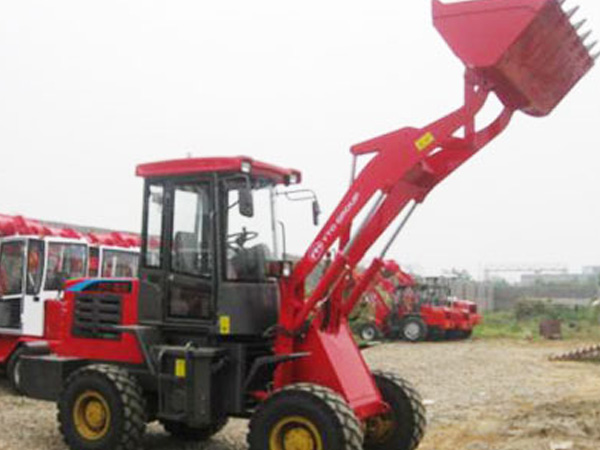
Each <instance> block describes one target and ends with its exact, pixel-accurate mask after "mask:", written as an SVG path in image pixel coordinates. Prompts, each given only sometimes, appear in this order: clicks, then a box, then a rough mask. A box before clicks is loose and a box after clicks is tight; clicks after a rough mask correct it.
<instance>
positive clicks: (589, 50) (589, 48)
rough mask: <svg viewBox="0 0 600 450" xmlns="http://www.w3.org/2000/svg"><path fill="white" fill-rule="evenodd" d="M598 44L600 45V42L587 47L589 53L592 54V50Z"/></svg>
mask: <svg viewBox="0 0 600 450" xmlns="http://www.w3.org/2000/svg"><path fill="white" fill-rule="evenodd" d="M597 43H598V41H594V42H592V43H591V44H590V45H587V46H586V47H585V48H586V49H587V51H588V52H590V53H591V51H592V49H593V48H594V47H595V46H596V44H597Z"/></svg>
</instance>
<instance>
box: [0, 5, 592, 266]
mask: <svg viewBox="0 0 600 450" xmlns="http://www.w3.org/2000/svg"><path fill="white" fill-rule="evenodd" d="M579 4H581V6H582V8H581V11H580V12H579V13H578V16H577V17H578V18H583V17H588V19H589V21H588V24H587V25H586V28H589V27H592V28H596V29H597V30H599V32H600V2H598V1H595V0H581V1H580V2H579ZM567 5H569V2H567ZM571 5H575V3H571ZM462 73H463V66H462V64H461V63H460V61H459V60H458V59H456V57H455V56H454V55H453V54H452V53H451V52H450V50H449V49H448V47H447V46H446V44H445V43H444V41H443V40H442V38H441V37H440V36H439V35H438V33H437V32H436V30H435V29H434V28H433V25H432V23H431V10H430V2H429V1H428V0H419V1H415V0H412V1H406V0H378V1H369V2H367V1H364V0H361V1H358V0H329V1H324V0H320V1H316V0H305V1H302V2H289V1H285V0H255V1H248V0H231V1H210V2H209V1H198V0H194V1H176V0H170V1H160V2H159V1H149V0H144V1H125V0H113V1H109V0H104V1H93V2H92V1H84V0H73V1H63V0H53V1H48V0H40V1H29V0H1V1H0V148H1V149H2V150H1V152H2V153H1V154H2V156H3V158H2V161H1V163H0V186H1V188H2V196H1V197H0V212H2V213H8V214H23V215H26V216H30V217H38V218H43V219H47V220H60V221H67V222H74V223H81V224H87V225H97V226H102V227H110V228H118V229H126V230H134V231H137V230H139V227H140V221H141V220H140V213H141V187H142V182H141V180H140V179H138V178H135V177H134V170H135V166H136V164H138V163H141V162H150V161H155V160H163V159H172V158H179V157H185V156H186V155H187V154H188V153H191V154H192V155H194V156H219V155H240V154H245V155H249V156H252V157H254V158H256V159H260V160H265V161H268V162H271V163H274V164H278V165H282V166H288V167H294V168H297V169H300V170H301V171H302V172H303V175H304V184H305V185H306V186H308V187H311V188H313V189H314V190H315V191H317V193H318V195H319V198H320V200H321V206H322V209H323V210H324V212H325V215H327V214H329V213H330V212H331V211H332V210H333V208H334V207H335V206H336V205H337V202H338V201H339V199H340V198H341V195H342V194H343V192H344V191H345V189H346V188H347V184H348V178H349V172H350V163H351V158H350V155H349V152H348V148H349V147H350V146H351V145H352V144H354V143H357V142H360V141H363V140H365V139H368V138H371V137H374V136H377V135H380V134H382V133H385V132H388V131H392V130H395V129H398V128H401V127H404V126H417V127H420V126H424V125H426V124H427V123H429V122H431V121H433V120H436V119H438V118H439V117H441V116H442V115H445V114H446V113H447V112H449V111H451V110H453V109H454V108H456V107H458V106H460V104H461V101H462ZM599 129H600V70H598V69H597V68H596V69H595V70H592V72H591V73H590V74H589V75H588V76H587V77H586V78H585V79H584V80H583V81H582V82H581V83H580V84H579V85H578V86H577V87H576V88H575V90H574V91H573V92H572V93H571V94H570V95H569V96H568V97H567V98H566V99H565V101H564V102H563V103H562V104H561V105H560V106H559V108H557V110H556V111H555V112H554V113H553V114H552V115H551V116H550V117H547V118H543V119H535V118H530V117H527V116H524V115H522V114H518V115H517V116H516V117H515V119H514V121H513V123H512V124H511V126H510V127H509V129H508V130H507V131H506V132H505V133H504V134H503V135H502V136H501V137H500V138H499V139H497V140H496V141H495V142H494V143H492V144H491V145H489V146H488V147H487V148H485V149H484V150H482V152H481V153H480V154H479V155H477V156H476V157H475V158H473V159H472V160H471V161H470V162H468V163H467V164H466V165H465V166H464V167H462V168H461V169H459V170H458V171H457V172H456V173H454V174H453V175H452V176H451V177H450V178H449V179H448V180H446V181H445V182H444V183H442V184H441V185H440V186H439V187H437V188H436V189H435V190H434V191H433V192H432V193H431V194H430V195H429V197H428V198H427V200H426V201H425V202H424V204H423V205H422V206H421V207H420V208H419V209H418V210H417V212H416V213H415V215H414V217H413V219H412V220H411V222H410V224H409V225H408V226H407V228H406V231H405V233H404V234H402V235H401V236H400V238H399V239H398V241H397V242H396V243H395V245H394V247H393V248H392V251H391V254H390V256H393V257H395V258H397V259H398V260H399V261H400V262H401V263H408V264H412V265H414V266H415V267H419V268H421V269H422V270H427V271H429V272H432V271H437V270H440V269H443V268H449V267H458V268H466V269H468V270H470V271H472V272H474V273H475V274H476V275H477V272H478V271H479V270H480V268H481V267H482V266H483V265H484V264H486V263H507V262H527V263H532V262H559V263H565V264H568V265H569V266H571V267H572V268H573V269H574V270H576V269H578V268H579V267H580V266H582V265H590V264H598V265H600V133H599ZM309 214H310V213H309V206H308V205H306V206H302V205H301V206H300V207H299V208H298V212H297V217H296V218H295V220H294V222H295V223H296V225H297V224H301V225H302V226H293V225H290V230H289V231H288V248H289V249H290V250H292V251H294V252H296V253H302V252H303V251H304V250H305V249H306V248H307V246H308V244H309V242H310V240H311V239H312V238H313V237H314V235H315V234H316V231H317V229H316V228H313V227H312V226H310V217H309ZM324 218H325V217H323V219H324Z"/></svg>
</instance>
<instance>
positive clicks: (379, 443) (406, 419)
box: [364, 372, 427, 450]
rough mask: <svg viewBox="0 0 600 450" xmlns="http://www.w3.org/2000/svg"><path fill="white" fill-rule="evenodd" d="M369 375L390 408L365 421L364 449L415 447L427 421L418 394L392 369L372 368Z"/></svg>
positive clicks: (401, 449) (392, 449)
mask: <svg viewBox="0 0 600 450" xmlns="http://www.w3.org/2000/svg"><path fill="white" fill-rule="evenodd" d="M373 377H374V378H375V383H376V384H377V387H378V388H379V390H380V392H381V395H382V397H383V400H384V401H385V402H386V403H387V404H388V405H390V407H391V411H390V412H389V413H387V414H383V415H382V416H378V417H375V418H371V419H369V420H368V421H367V433H366V436H365V446H364V450H414V449H416V448H417V447H418V446H419V443H420V442H421V439H423V435H424V433H425V427H426V424H427V419H426V416H425V407H424V406H423V402H422V400H421V396H420V395H419V393H418V392H417V391H416V390H415V389H414V388H413V387H412V385H411V384H410V383H409V382H408V381H406V380H404V379H402V378H400V377H399V376H397V375H395V374H393V373H387V372H374V373H373Z"/></svg>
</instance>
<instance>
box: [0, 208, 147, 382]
mask: <svg viewBox="0 0 600 450" xmlns="http://www.w3.org/2000/svg"><path fill="white" fill-rule="evenodd" d="M139 247H140V239H139V237H138V236H136V235H133V234H130V233H122V232H106V233H94V232H84V231H78V230H77V229H75V228H74V227H57V226H52V225H49V224H46V223H44V222H41V221H38V220H32V219H27V218H24V217H22V216H11V215H4V214H3V215H0V364H2V365H4V366H5V368H6V373H7V376H8V379H9V381H10V383H11V385H12V386H13V387H14V388H15V389H16V390H18V370H16V369H17V368H18V364H19V359H20V357H21V355H22V353H23V352H24V347H22V344H24V343H26V342H32V341H35V340H40V339H45V338H46V337H47V329H48V325H49V322H48V321H47V320H46V303H47V301H48V300H52V299H56V298H57V297H58V296H59V291H60V290H61V289H62V286H63V283H64V281H65V280H66V279H69V278H82V277H86V276H89V277H98V276H101V277H106V278H116V277H134V276H136V275H137V269H138V259H139Z"/></svg>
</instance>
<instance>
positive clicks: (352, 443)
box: [248, 383, 364, 450]
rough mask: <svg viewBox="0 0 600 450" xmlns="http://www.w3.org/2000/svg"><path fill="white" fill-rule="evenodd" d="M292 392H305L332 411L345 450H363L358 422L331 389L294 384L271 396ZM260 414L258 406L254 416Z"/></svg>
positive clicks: (342, 399) (249, 434)
mask: <svg viewBox="0 0 600 450" xmlns="http://www.w3.org/2000/svg"><path fill="white" fill-rule="evenodd" d="M294 390H295V391H302V392H307V393H309V394H311V395H313V396H315V397H316V398H318V399H320V400H321V401H322V402H324V403H325V404H327V406H328V407H329V408H330V409H331V411H333V413H334V414H335V415H336V417H337V420H338V421H339V423H340V425H341V427H342V430H343V433H344V438H345V441H346V448H345V450H363V441H364V433H363V429H362V427H361V424H360V421H359V420H358V419H357V417H356V415H355V414H354V411H353V410H352V408H350V405H348V403H347V402H346V400H345V399H344V398H343V397H342V396H341V395H340V394H338V393H337V392H335V391H333V390H332V389H329V388H326V387H324V386H320V385H317V384H312V383H295V384H291V385H289V386H286V387H284V388H283V389H281V390H280V391H278V392H276V393H275V394H273V396H276V395H280V394H281V393H284V392H286V391H294ZM271 398H273V397H271ZM260 412H261V407H260V406H259V408H258V409H257V411H256V412H255V414H260ZM252 422H253V421H250V428H251V429H250V433H248V437H250V436H251V435H252V425H253V423H252ZM248 444H250V442H248Z"/></svg>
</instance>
